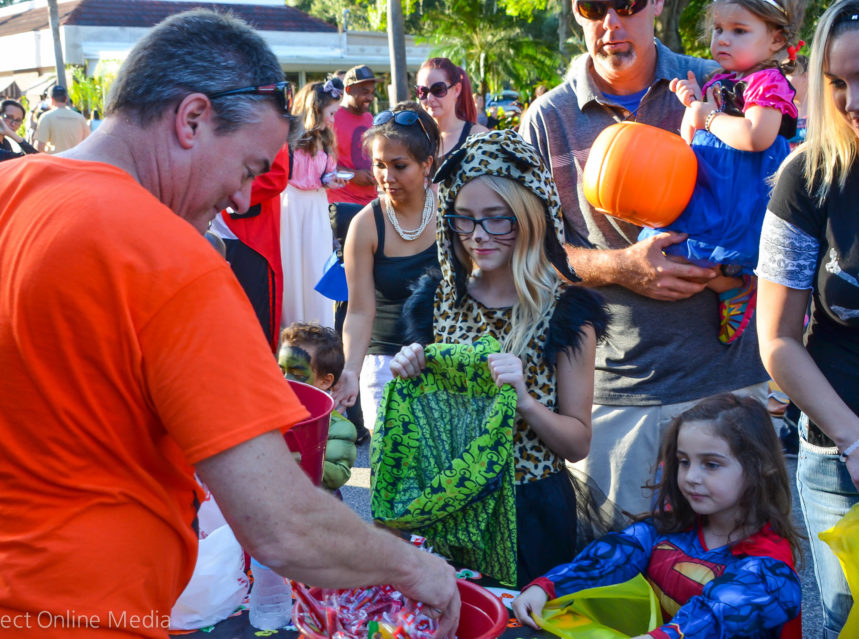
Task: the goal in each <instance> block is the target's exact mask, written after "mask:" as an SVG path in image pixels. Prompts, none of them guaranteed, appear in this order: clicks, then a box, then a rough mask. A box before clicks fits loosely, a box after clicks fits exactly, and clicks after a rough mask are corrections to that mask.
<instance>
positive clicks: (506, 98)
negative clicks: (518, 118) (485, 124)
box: [486, 89, 522, 114]
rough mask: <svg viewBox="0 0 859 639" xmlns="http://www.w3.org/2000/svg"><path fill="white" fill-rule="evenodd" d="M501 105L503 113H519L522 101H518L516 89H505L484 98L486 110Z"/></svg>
mask: <svg viewBox="0 0 859 639" xmlns="http://www.w3.org/2000/svg"><path fill="white" fill-rule="evenodd" d="M498 107H501V108H502V109H504V113H506V114H511V113H521V112H522V103H521V102H519V94H518V93H517V92H516V91H512V90H510V89H505V90H504V91H502V92H501V93H496V94H493V95H490V96H489V97H488V98H487V100H486V110H487V111H491V109H494V108H496V109H497V108H498Z"/></svg>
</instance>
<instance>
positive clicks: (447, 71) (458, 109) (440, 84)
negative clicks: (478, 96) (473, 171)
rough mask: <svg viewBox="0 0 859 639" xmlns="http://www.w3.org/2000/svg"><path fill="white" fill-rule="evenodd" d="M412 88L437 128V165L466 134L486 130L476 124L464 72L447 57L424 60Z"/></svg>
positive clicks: (475, 108) (457, 146)
mask: <svg viewBox="0 0 859 639" xmlns="http://www.w3.org/2000/svg"><path fill="white" fill-rule="evenodd" d="M415 90H416V92H417V96H418V100H420V102H421V105H422V106H423V107H424V109H426V110H427V112H428V113H429V114H430V115H431V116H432V118H433V120H435V122H436V124H438V128H439V131H440V132H441V142H440V143H439V150H438V159H439V166H440V165H441V163H442V162H443V161H444V158H445V157H447V156H448V155H450V154H451V153H452V152H453V151H455V150H456V149H458V148H459V147H460V146H462V143H463V142H465V140H466V139H467V138H468V136H469V135H474V134H475V133H482V132H483V131H488V130H489V129H487V128H486V127H485V126H482V125H480V124H477V107H476V106H475V104H474V98H473V97H472V96H471V82H470V81H469V79H468V74H467V73H466V72H465V71H464V70H463V69H462V68H460V67H458V66H456V65H455V64H454V63H453V62H451V61H450V60H449V59H447V58H430V59H429V60H427V61H426V62H424V63H423V64H422V65H421V68H420V69H418V75H417V86H416V87H415Z"/></svg>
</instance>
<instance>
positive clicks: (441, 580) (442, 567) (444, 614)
mask: <svg viewBox="0 0 859 639" xmlns="http://www.w3.org/2000/svg"><path fill="white" fill-rule="evenodd" d="M421 555H422V556H421V557H420V563H421V566H420V569H419V570H418V571H417V572H416V573H415V575H416V577H417V580H416V581H415V582H414V583H396V584H393V585H394V587H395V588H396V589H397V590H399V591H400V592H402V593H403V594H404V595H406V596H408V597H410V598H412V599H414V600H416V601H422V602H424V604H426V605H427V606H429V607H430V609H429V610H428V611H427V612H428V613H429V614H430V615H431V616H434V617H436V618H437V619H438V630H437V631H436V633H435V637H436V639H445V638H448V639H454V638H455V636H456V628H457V626H459V605H460V601H459V589H458V588H457V586H456V571H454V569H453V568H452V567H451V566H449V565H448V564H447V562H445V561H444V560H443V559H440V558H439V557H436V556H435V555H431V554H429V553H424V552H421ZM425 610H426V609H425Z"/></svg>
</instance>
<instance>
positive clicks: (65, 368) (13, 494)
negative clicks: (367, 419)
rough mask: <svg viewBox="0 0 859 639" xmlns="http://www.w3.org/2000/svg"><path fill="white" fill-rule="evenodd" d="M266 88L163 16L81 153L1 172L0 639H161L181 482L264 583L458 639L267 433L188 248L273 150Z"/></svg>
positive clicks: (432, 579) (392, 559)
mask: <svg viewBox="0 0 859 639" xmlns="http://www.w3.org/2000/svg"><path fill="white" fill-rule="evenodd" d="M282 78H283V75H282V71H281V69H280V66H279V64H278V61H277V59H276V58H275V57H274V55H273V54H272V53H271V51H270V50H269V49H268V47H267V46H266V45H265V43H264V42H263V41H262V39H261V38H260V37H259V36H258V35H257V34H256V33H254V32H253V31H252V30H251V29H250V28H249V27H248V26H247V25H245V24H244V23H242V22H239V21H237V20H235V19H233V18H230V17H227V16H223V15H219V14H216V13H212V12H208V11H191V12H187V13H183V14H178V15H175V16H173V17H171V18H168V19H167V20H166V21H165V22H163V23H162V24H161V25H159V26H158V27H156V28H155V29H153V30H152V31H151V32H150V33H149V34H148V35H147V36H145V37H144V38H143V39H142V40H141V41H140V42H139V43H138V45H137V46H136V47H135V48H134V50H132V52H131V53H130V54H129V56H128V58H127V59H126V61H125V63H124V64H123V67H122V69H121V70H120V73H119V76H118V77H117V80H116V82H115V84H114V87H113V90H112V92H111V96H110V99H109V104H108V107H107V110H106V118H105V121H104V123H103V124H102V126H101V127H100V128H99V129H98V131H97V132H96V133H95V134H94V135H92V136H90V137H89V138H87V139H86V140H85V141H84V142H82V143H81V144H79V145H78V146H76V147H75V148H74V149H71V150H69V151H68V152H66V153H63V154H60V155H58V156H50V155H46V154H39V155H33V156H28V157H26V158H21V159H19V160H16V161H15V162H6V163H4V164H3V165H0V273H2V274H3V276H2V278H0V370H2V371H3V383H2V384H0V441H2V446H0V486H2V490H0V522H2V524H0V628H2V634H3V636H4V637H7V636H20V637H90V636H92V637H98V638H101V637H128V636H130V635H133V636H143V637H159V638H162V639H163V638H165V637H167V623H168V619H169V614H170V609H171V607H172V605H173V603H174V601H175V600H176V598H177V597H178V595H179V594H180V593H181V591H182V589H183V588H184V586H185V584H186V583H187V581H188V579H189V578H190V576H191V573H192V570H193V567H194V561H195V557H196V547H197V534H196V532H195V519H196V504H197V503H198V499H199V497H200V495H199V493H198V491H197V488H196V483H195V481H194V472H195V471H196V473H197V474H198V475H199V477H200V478H201V479H202V481H204V482H205V483H206V485H207V486H208V488H209V489H210V490H211V491H212V494H213V495H214V496H215V498H216V499H217V501H218V504H219V505H220V506H221V509H222V510H223V512H224V514H225V516H226V518H227V520H228V521H229V522H230V524H231V525H232V526H233V529H234V531H235V533H236V536H237V538H238V539H239V541H240V542H241V543H242V545H243V546H244V547H245V548H246V549H247V550H248V552H250V553H251V554H252V555H253V556H254V557H255V558H257V559H258V560H259V561H260V562H261V563H263V564H266V565H268V566H270V567H271V568H272V569H274V570H275V571H277V572H279V573H281V574H284V575H289V576H290V577H293V578H295V579H299V580H301V581H305V582H308V583H311V584H315V585H319V586H330V587H353V586H359V585H367V584H373V583H393V584H394V585H395V586H397V587H398V588H400V589H401V590H403V591H404V592H406V593H407V594H409V595H410V596H412V597H413V598H415V599H418V600H421V601H424V602H426V603H427V604H428V606H430V607H431V608H436V609H438V610H439V615H440V619H441V625H442V633H443V634H446V633H448V632H452V631H453V629H454V628H455V624H456V622H457V617H458V611H459V600H458V595H457V594H456V592H457V591H456V586H455V579H454V575H453V571H452V569H451V568H450V567H448V566H447V565H446V564H445V563H444V562H442V561H441V560H439V559H438V558H435V557H432V556H431V555H429V554H427V553H422V552H419V551H417V550H415V549H414V548H411V547H410V546H409V545H407V544H405V543H402V542H400V541H399V540H397V539H395V538H394V537H392V536H390V535H389V534H387V533H384V532H380V531H377V530H374V529H373V528H372V527H370V526H367V525H366V524H364V523H363V522H361V521H360V520H359V519H358V518H357V516H355V515H354V514H353V513H352V512H351V511H350V510H349V509H348V508H347V507H345V506H343V505H342V504H341V503H339V502H337V501H336V500H335V499H333V498H331V497H329V496H327V495H326V494H324V493H323V492H322V491H320V490H318V489H316V488H314V487H313V486H312V485H311V484H310V482H309V480H308V479H307V478H306V477H305V476H304V475H303V473H302V472H301V470H300V469H299V468H298V466H297V465H296V464H295V462H294V461H293V460H292V458H291V456H290V455H289V453H288V451H287V449H286V446H285V443H284V440H283V437H282V435H281V432H280V431H281V429H285V428H288V427H289V426H290V425H292V424H295V423H296V422H297V421H299V420H301V419H303V418H304V417H305V416H306V411H305V410H304V408H303V407H302V406H301V404H300V403H299V402H298V401H297V399H296V398H295V396H294V395H293V394H292V392H291V391H290V390H289V387H288V386H287V384H286V382H285V381H284V379H283V377H282V375H281V373H280V369H279V368H278V366H277V363H276V361H275V360H274V358H273V357H272V354H271V351H270V349H269V348H268V345H267V343H266V340H265V337H264V336H263V334H262V333H261V331H260V330H259V328H258V322H257V320H256V317H255V316H254V312H253V310H252V308H251V306H250V303H249V302H248V300H247V297H246V296H245V294H244V292H243V291H242V289H241V287H240V285H239V284H238V282H237V281H236V279H235V277H234V276H233V275H232V273H231V271H230V269H229V266H228V265H227V264H226V262H225V261H224V260H223V259H222V258H221V257H220V256H219V255H218V254H217V253H216V252H215V251H212V249H211V248H210V246H209V245H208V243H207V242H206V241H205V239H204V238H203V237H202V233H203V232H204V231H205V230H206V227H207V226H208V224H209V222H210V220H211V219H212V218H213V217H214V216H215V215H217V214H218V213H219V212H220V211H221V210H222V209H225V208H227V207H230V208H233V209H234V210H236V211H244V210H246V209H247V208H248V203H249V198H250V192H251V184H252V182H253V179H254V177H255V176H257V175H259V174H261V173H264V172H266V171H267V170H268V169H269V167H270V166H271V164H272V161H273V159H274V157H275V155H276V153H277V152H278V149H280V147H281V145H282V144H283V141H284V140H285V139H286V136H287V133H288V128H289V126H288V122H287V120H286V118H284V111H285V110H286V109H287V108H288V96H287V94H286V93H285V92H284V86H285V85H284V84H283V83H280V82H281V80H282ZM319 531H324V534H319Z"/></svg>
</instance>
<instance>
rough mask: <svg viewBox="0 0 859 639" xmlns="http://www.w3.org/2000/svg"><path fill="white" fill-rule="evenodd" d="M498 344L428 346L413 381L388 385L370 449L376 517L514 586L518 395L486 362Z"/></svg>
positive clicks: (488, 340) (489, 341) (488, 339)
mask: <svg viewBox="0 0 859 639" xmlns="http://www.w3.org/2000/svg"><path fill="white" fill-rule="evenodd" d="M499 350H500V347H499V344H498V342H497V341H496V340H495V339H493V338H491V337H483V338H481V339H479V340H477V341H476V342H474V344H432V345H430V346H427V347H426V349H425V355H426V361H427V366H426V369H425V370H424V372H423V373H422V374H421V375H420V376H418V377H416V378H413V379H399V378H396V379H394V380H393V381H391V382H389V383H388V385H387V386H386V387H385V392H384V395H383V397H382V403H381V406H380V408H379V417H378V420H377V422H376V432H375V433H374V434H373V446H372V450H371V453H370V467H371V469H372V478H371V481H370V490H371V498H370V506H371V509H372V512H373V517H374V519H376V521H378V522H381V523H383V524H385V525H386V526H391V527H393V528H397V529H400V530H406V531H409V532H411V533H414V534H418V535H421V536H424V537H426V538H427V540H428V542H429V543H430V544H431V545H432V546H433V547H434V548H435V550H436V551H438V552H440V553H442V554H444V555H446V556H447V557H449V558H450V559H451V560H452V561H453V562H454V563H456V564H457V565H459V566H461V567H467V568H473V569H476V570H479V571H480V572H482V573H484V574H486V575H489V576H491V577H494V578H495V579H497V580H498V581H500V582H502V583H504V584H515V583H516V504H515V489H514V474H513V427H514V422H515V416H516V392H515V391H514V390H513V388H512V387H511V386H509V385H506V384H505V385H504V386H503V387H502V388H499V387H498V386H497V385H496V384H495V382H494V381H493V380H492V375H491V373H490V371H489V366H488V364H487V357H488V356H489V354H490V353H497V352H499Z"/></svg>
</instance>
